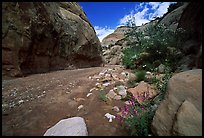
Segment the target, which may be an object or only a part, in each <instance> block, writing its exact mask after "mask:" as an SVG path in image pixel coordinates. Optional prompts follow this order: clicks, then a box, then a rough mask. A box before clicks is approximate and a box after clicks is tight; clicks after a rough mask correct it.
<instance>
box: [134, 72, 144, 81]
mask: <svg viewBox="0 0 204 138" xmlns="http://www.w3.org/2000/svg"><path fill="white" fill-rule="evenodd" d="M145 75H146V71H144V70H141V71H138V72H136V78H137V79H136V81H137V82H140V81H143V80H145Z"/></svg>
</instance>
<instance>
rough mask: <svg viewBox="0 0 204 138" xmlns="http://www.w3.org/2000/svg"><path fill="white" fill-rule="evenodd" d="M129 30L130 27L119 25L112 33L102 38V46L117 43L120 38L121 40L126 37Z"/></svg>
mask: <svg viewBox="0 0 204 138" xmlns="http://www.w3.org/2000/svg"><path fill="white" fill-rule="evenodd" d="M128 30H129V28H128V27H127V26H120V27H118V28H117V29H116V30H115V31H114V32H113V33H112V34H109V35H108V36H106V37H105V38H104V39H103V40H102V46H103V47H106V46H109V45H115V43H116V42H117V41H118V40H121V39H123V38H124V37H125V36H124V34H125V32H126V31H128Z"/></svg>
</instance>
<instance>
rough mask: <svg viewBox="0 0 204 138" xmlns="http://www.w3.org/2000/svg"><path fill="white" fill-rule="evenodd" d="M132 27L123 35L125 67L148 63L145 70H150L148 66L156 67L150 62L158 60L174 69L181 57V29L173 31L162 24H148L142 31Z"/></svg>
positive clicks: (123, 60) (131, 67)
mask: <svg viewBox="0 0 204 138" xmlns="http://www.w3.org/2000/svg"><path fill="white" fill-rule="evenodd" d="M132 28H134V29H131V31H129V32H128V33H126V35H125V36H126V40H127V41H128V47H127V48H126V49H124V50H123V57H122V63H123V65H124V66H125V67H126V68H130V69H134V68H138V66H140V67H141V66H146V64H148V68H147V70H151V69H150V67H151V68H156V66H154V64H152V63H154V62H155V61H158V60H159V61H160V63H161V64H164V65H166V66H170V67H171V69H172V71H173V70H175V68H176V65H177V62H178V61H179V59H180V58H181V57H182V53H181V52H180V45H181V43H179V42H181V41H182V40H183V39H184V38H181V37H184V36H183V35H182V34H184V31H182V29H180V31H174V30H171V29H168V28H166V27H165V26H164V25H149V26H148V27H147V28H146V29H145V30H144V31H138V30H137V27H134V26H133V27H132ZM133 38H135V39H133ZM186 38H187V37H186ZM186 38H185V39H186ZM178 45H179V46H178ZM144 53H146V56H144ZM147 55H148V56H147Z"/></svg>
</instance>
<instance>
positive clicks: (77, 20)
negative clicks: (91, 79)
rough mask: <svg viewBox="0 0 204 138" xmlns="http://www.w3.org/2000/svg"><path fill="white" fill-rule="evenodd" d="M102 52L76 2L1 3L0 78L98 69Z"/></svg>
mask: <svg viewBox="0 0 204 138" xmlns="http://www.w3.org/2000/svg"><path fill="white" fill-rule="evenodd" d="M102 62H103V58H102V48H101V44H100V41H99V39H98V37H97V36H96V32H95V31H94V28H93V27H92V26H91V24H90V22H89V21H88V19H87V17H86V15H85V13H84V12H83V10H82V8H81V7H80V5H79V4H78V3H76V2H62V3H61V2H29V3H28V2H5V3H2V69H3V70H2V74H4V75H6V76H23V75H26V74H33V73H42V72H48V71H53V70H60V69H73V68H82V67H91V66H100V65H101V64H102Z"/></svg>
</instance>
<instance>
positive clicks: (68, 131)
mask: <svg viewBox="0 0 204 138" xmlns="http://www.w3.org/2000/svg"><path fill="white" fill-rule="evenodd" d="M44 136H88V131H87V127H86V124H85V121H84V119H83V118H82V117H72V118H68V119H63V120H60V121H59V122H58V123H57V124H55V125H54V126H53V127H51V128H49V129H48V130H47V131H46V132H45V134H44Z"/></svg>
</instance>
